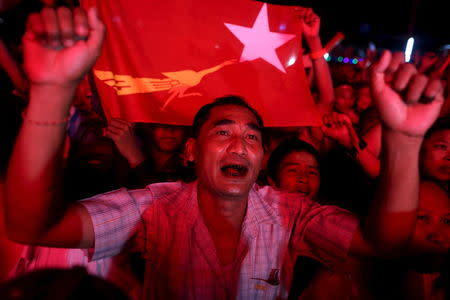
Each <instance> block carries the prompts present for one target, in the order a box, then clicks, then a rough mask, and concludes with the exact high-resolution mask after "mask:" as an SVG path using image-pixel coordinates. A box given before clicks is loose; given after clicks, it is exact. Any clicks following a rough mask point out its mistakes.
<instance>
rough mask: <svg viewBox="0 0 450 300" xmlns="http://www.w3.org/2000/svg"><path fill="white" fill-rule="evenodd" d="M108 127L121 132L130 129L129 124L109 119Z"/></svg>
mask: <svg viewBox="0 0 450 300" xmlns="http://www.w3.org/2000/svg"><path fill="white" fill-rule="evenodd" d="M109 125H110V126H114V127H116V128H118V129H122V130H129V129H130V128H131V126H130V123H128V122H126V121H123V120H121V119H117V118H116V119H111V121H110V123H109Z"/></svg>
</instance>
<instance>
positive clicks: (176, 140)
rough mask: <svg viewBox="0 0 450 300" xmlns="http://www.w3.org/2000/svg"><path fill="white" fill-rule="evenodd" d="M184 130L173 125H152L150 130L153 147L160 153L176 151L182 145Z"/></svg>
mask: <svg viewBox="0 0 450 300" xmlns="http://www.w3.org/2000/svg"><path fill="white" fill-rule="evenodd" d="M185 133H186V129H185V128H184V127H183V126H175V125H163V124H158V125H154V126H153V128H152V141H153V143H154V144H153V146H154V147H155V148H156V149H157V150H158V151H161V152H168V153H171V152H175V151H178V150H179V149H180V148H181V147H182V146H183V143H184V140H185Z"/></svg>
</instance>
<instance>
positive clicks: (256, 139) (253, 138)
mask: <svg viewBox="0 0 450 300" xmlns="http://www.w3.org/2000/svg"><path fill="white" fill-rule="evenodd" d="M247 138H248V139H249V140H253V141H258V140H259V136H258V135H256V134H252V133H249V134H247Z"/></svg>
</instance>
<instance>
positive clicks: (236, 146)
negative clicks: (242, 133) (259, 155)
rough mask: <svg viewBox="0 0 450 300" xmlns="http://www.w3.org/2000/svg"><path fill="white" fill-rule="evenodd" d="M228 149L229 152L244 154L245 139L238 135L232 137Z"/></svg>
mask: <svg viewBox="0 0 450 300" xmlns="http://www.w3.org/2000/svg"><path fill="white" fill-rule="evenodd" d="M228 151H229V152H230V153H234V154H237V155H239V156H246V155H247V146H246V145H245V141H244V140H243V139H242V138H241V137H238V136H235V137H232V139H231V141H230V144H229V146H228Z"/></svg>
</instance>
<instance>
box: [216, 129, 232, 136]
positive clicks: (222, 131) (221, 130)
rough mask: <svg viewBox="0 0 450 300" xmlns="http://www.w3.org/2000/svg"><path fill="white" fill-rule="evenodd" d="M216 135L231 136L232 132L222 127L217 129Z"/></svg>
mask: <svg viewBox="0 0 450 300" xmlns="http://www.w3.org/2000/svg"><path fill="white" fill-rule="evenodd" d="M216 135H223V136H229V135H230V132H229V131H228V130H223V129H220V130H217V131H216Z"/></svg>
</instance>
